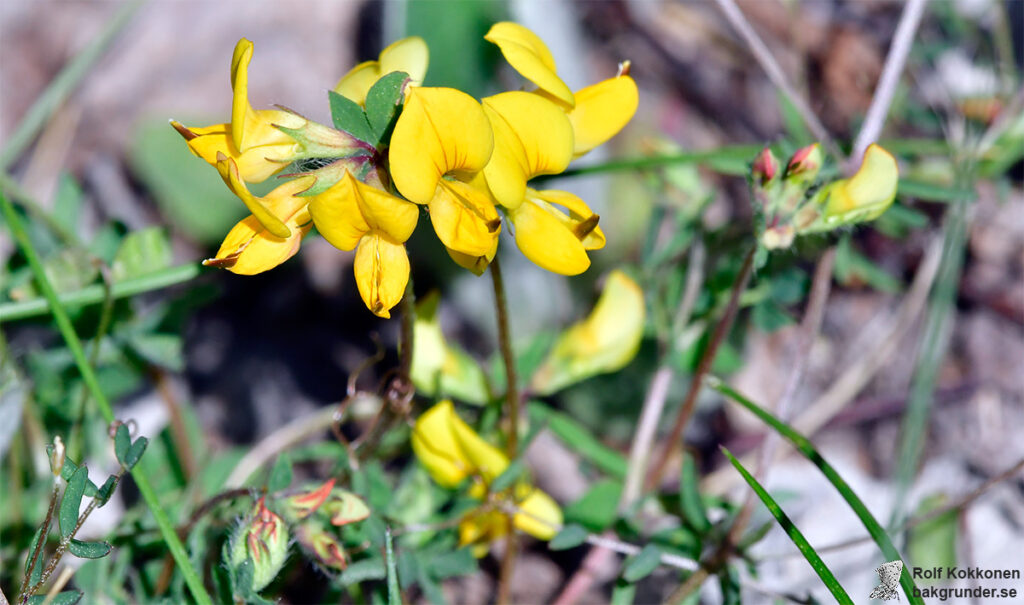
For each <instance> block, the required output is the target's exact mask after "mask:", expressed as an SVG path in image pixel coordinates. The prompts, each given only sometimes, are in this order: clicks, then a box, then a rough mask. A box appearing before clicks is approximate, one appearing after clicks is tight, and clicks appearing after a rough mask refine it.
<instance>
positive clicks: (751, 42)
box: [715, 0, 844, 158]
mask: <svg viewBox="0 0 1024 605" xmlns="http://www.w3.org/2000/svg"><path fill="white" fill-rule="evenodd" d="M715 1H716V2H717V3H718V8H720V9H721V10H722V13H723V14H724V15H725V18H726V19H727V20H728V21H729V23H730V24H731V25H732V26H733V27H734V28H735V29H736V31H737V32H739V34H740V37H742V38H743V41H744V42H746V44H747V46H748V47H749V48H750V52H751V53H752V54H753V55H754V58H755V59H756V60H757V62H758V64H760V65H761V69H763V70H764V71H765V74H767V75H768V79H769V80H771V82H772V84H774V85H775V87H776V88H778V89H779V90H780V91H781V92H782V94H784V95H786V98H787V99H789V102H790V103H792V104H793V107H795V108H796V110H797V112H799V114H800V117H801V118H803V120H804V123H805V124H807V128H809V129H810V131H811V133H812V134H813V135H814V136H815V138H817V139H818V140H819V141H821V143H822V145H824V146H825V147H826V148H827V149H828V151H829V153H831V154H832V155H833V156H835V157H837V158H842V157H844V156H843V153H842V151H840V149H839V146H838V145H836V143H835V141H834V140H832V136H831V135H830V134H829V133H828V130H827V129H826V128H825V126H824V125H823V124H822V123H821V120H819V119H818V116H817V115H815V114H814V111H812V110H811V108H810V106H808V105H807V102H806V101H804V99H803V97H802V96H800V95H799V94H797V92H796V90H794V89H793V86H792V85H790V83H789V81H788V80H787V79H786V74H784V73H783V72H782V67H781V66H780V65H779V63H778V61H776V60H775V57H774V56H772V53H771V51H770V50H768V47H767V46H766V45H765V43H764V41H763V40H761V37H760V36H758V35H757V32H755V31H754V28H753V27H752V26H751V25H750V22H749V21H747V18H746V17H744V16H743V11H741V10H740V8H739V7H738V6H736V3H735V2H734V0H715Z"/></svg>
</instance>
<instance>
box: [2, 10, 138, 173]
mask: <svg viewBox="0 0 1024 605" xmlns="http://www.w3.org/2000/svg"><path fill="white" fill-rule="evenodd" d="M142 2H143V0H134V1H133V2H127V3H125V4H123V5H121V7H120V8H119V9H118V10H117V12H116V13H115V14H114V16H113V17H112V18H111V19H110V22H109V23H107V26H106V28H105V29H104V30H103V31H102V32H100V34H99V35H98V36H96V38H94V39H93V41H92V42H91V43H90V44H89V45H88V46H86V47H85V48H83V49H82V50H81V51H79V52H78V53H77V54H76V55H75V58H74V59H72V60H71V61H70V62H69V63H68V64H67V65H66V66H64V69H62V70H60V73H58V74H57V77H55V78H54V79H53V81H52V82H50V85H49V86H48V87H47V88H46V90H45V91H43V94H41V95H39V98H38V99H36V101H35V103H33V104H32V107H31V108H30V109H29V110H28V113H27V114H25V117H23V118H22V119H21V123H20V124H19V125H18V129H17V130H15V131H14V134H12V135H11V137H10V138H9V139H8V140H7V144H6V145H4V148H3V152H0V170H2V169H6V168H7V167H8V166H10V165H11V163H12V162H14V160H15V159H17V158H18V156H20V155H21V153H22V152H23V151H25V148H26V147H28V146H29V144H30V143H31V142H32V140H33V139H35V137H36V134H38V132H39V130H40V129H42V128H43V126H44V125H45V124H46V122H47V120H49V119H50V116H51V115H52V114H53V112H54V111H56V110H57V108H58V107H60V105H61V104H62V103H63V102H64V101H66V100H67V98H68V97H69V96H71V92H72V91H73V90H74V89H75V87H76V86H78V83H79V82H80V81H81V80H82V78H84V77H85V75H86V74H87V73H89V69H90V68H92V65H93V64H94V63H95V62H96V61H97V60H98V59H99V58H100V56H102V55H103V51H104V50H106V48H107V46H108V45H110V43H111V42H112V41H113V39H114V36H116V35H117V33H118V32H119V31H121V28H123V27H124V26H125V24H127V23H128V20H129V19H130V18H131V16H132V15H133V14H135V11H136V10H138V8H139V7H140V6H142Z"/></svg>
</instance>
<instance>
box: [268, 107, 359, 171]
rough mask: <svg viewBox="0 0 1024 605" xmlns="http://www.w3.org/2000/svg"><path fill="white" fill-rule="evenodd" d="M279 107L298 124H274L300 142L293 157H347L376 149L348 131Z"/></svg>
mask: <svg viewBox="0 0 1024 605" xmlns="http://www.w3.org/2000/svg"><path fill="white" fill-rule="evenodd" d="M278 107H279V108H280V109H281V110H282V111H285V112H287V113H288V114H290V115H292V116H294V117H295V118H296V122H297V125H295V126H291V127H288V126H283V125H280V124H274V127H275V128H277V129H278V130H280V131H281V132H283V133H285V134H286V135H288V136H289V137H291V138H292V139H294V140H295V142H296V143H298V147H299V149H298V151H297V153H296V155H295V157H293V158H292V159H302V158H345V157H351V156H354V155H372V154H373V153H374V152H375V151H376V149H374V147H373V146H372V145H370V144H369V143H367V142H365V141H361V140H359V139H357V138H356V137H354V136H352V135H351V134H349V133H347V132H344V131H341V130H336V129H334V128H331V127H330V126H324V125H323V124H320V123H318V122H314V121H312V120H309V119H307V118H306V117H304V116H301V115H299V114H298V113H296V112H294V111H292V110H290V109H288V108H286V107H281V106H278Z"/></svg>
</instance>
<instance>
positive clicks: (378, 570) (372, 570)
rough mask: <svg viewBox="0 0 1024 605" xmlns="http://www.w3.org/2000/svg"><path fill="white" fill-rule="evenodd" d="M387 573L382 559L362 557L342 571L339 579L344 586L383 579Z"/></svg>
mask: <svg viewBox="0 0 1024 605" xmlns="http://www.w3.org/2000/svg"><path fill="white" fill-rule="evenodd" d="M387 575H388V573H387V570H386V569H385V568H384V560H383V559H363V560H362V561H356V562H355V563H352V564H351V565H349V566H348V568H347V569H346V570H345V571H344V572H342V574H341V578H340V579H339V581H340V582H341V583H342V585H344V586H348V585H349V584H358V583H360V582H365V581H367V580H383V579H384V578H385V577H386V576H387Z"/></svg>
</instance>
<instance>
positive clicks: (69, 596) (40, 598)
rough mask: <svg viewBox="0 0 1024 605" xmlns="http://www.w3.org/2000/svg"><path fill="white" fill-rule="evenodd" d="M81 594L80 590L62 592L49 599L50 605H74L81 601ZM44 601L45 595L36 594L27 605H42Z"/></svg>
mask: <svg viewBox="0 0 1024 605" xmlns="http://www.w3.org/2000/svg"><path fill="white" fill-rule="evenodd" d="M83 594H84V593H83V592H82V591H81V590H65V591H64V592H60V593H57V596H55V597H53V598H52V599H50V605H75V603H78V602H79V601H81V600H82V595H83ZM45 601H46V595H44V594H37V595H33V596H32V598H30V599H29V600H28V605H43V603H44V602H45Z"/></svg>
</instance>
